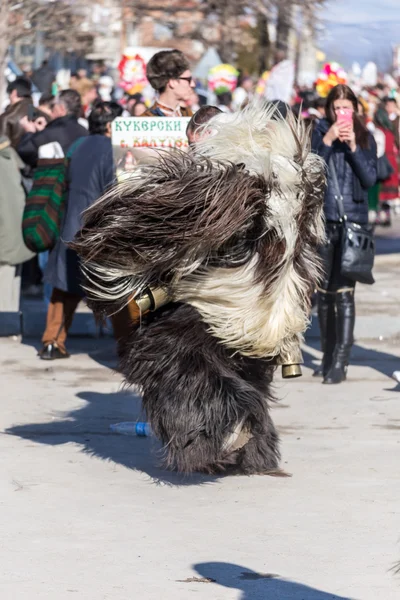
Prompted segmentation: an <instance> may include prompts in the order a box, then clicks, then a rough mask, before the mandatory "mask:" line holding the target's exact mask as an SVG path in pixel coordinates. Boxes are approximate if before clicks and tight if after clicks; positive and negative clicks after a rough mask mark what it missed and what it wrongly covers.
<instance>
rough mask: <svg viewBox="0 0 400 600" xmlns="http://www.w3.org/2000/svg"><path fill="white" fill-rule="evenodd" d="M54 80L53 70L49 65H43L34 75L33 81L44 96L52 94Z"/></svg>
mask: <svg viewBox="0 0 400 600" xmlns="http://www.w3.org/2000/svg"><path fill="white" fill-rule="evenodd" d="M54 79H55V75H54V73H53V70H52V69H51V68H50V67H49V66H48V65H42V66H41V67H39V69H37V70H36V71H34V72H33V74H32V81H33V83H34V84H35V85H36V87H37V88H38V90H39V92H42V94H51V88H52V85H53V81H54Z"/></svg>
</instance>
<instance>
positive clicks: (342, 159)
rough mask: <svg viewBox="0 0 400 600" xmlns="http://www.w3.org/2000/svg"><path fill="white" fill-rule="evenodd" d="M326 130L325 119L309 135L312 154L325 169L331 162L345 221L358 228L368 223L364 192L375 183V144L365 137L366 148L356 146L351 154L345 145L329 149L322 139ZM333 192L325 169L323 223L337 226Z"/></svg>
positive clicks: (336, 142)
mask: <svg viewBox="0 0 400 600" xmlns="http://www.w3.org/2000/svg"><path fill="white" fill-rule="evenodd" d="M329 128H330V123H329V122H328V121H327V120H326V119H321V120H320V121H319V122H318V124H317V125H316V127H315V130H314V131H313V134H312V150H313V152H315V153H316V154H318V155H319V156H321V157H322V158H323V159H324V160H325V162H326V163H327V165H329V161H331V160H332V161H333V164H334V165H335V168H336V173H337V178H338V182H339V187H340V191H341V194H342V196H343V205H344V210H345V213H346V215H347V218H348V220H349V221H352V222H354V223H359V224H360V225H362V224H365V223H368V189H369V188H370V187H372V186H373V185H374V184H375V183H376V174H377V149H376V142H375V140H374V138H373V136H372V135H371V134H369V144H368V148H366V149H363V148H360V147H359V146H357V149H356V151H355V152H352V151H351V150H350V148H349V146H348V144H346V143H344V142H340V141H339V140H335V141H334V142H333V144H332V146H326V145H325V144H324V142H323V138H324V136H325V134H326V132H327V131H328V129H329ZM335 195H336V189H335V186H334V183H333V180H332V176H331V172H330V169H329V167H327V187H326V190H325V200H324V211H325V218H326V220H327V221H334V222H338V221H339V220H340V215H339V210H338V207H337V202H336V199H335Z"/></svg>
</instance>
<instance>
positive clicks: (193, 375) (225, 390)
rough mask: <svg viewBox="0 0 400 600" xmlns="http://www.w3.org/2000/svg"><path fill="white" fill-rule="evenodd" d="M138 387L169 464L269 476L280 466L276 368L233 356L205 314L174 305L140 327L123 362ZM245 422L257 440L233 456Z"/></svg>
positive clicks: (185, 469) (190, 469) (189, 469)
mask: <svg viewBox="0 0 400 600" xmlns="http://www.w3.org/2000/svg"><path fill="white" fill-rule="evenodd" d="M122 368H123V373H124V375H125V377H126V379H127V381H128V383H130V384H138V385H139V386H140V388H141V390H142V393H143V407H144V410H145V412H146V415H147V418H148V420H149V421H150V423H151V426H152V428H153V430H154V433H155V434H156V436H157V437H158V438H159V439H161V441H162V442H163V443H164V444H165V462H166V466H167V467H169V468H171V469H177V470H178V471H180V472H184V473H189V472H193V471H204V472H207V473H221V472H239V473H247V474H250V473H268V472H274V471H276V469H277V467H278V459H279V450H278V435H277V433H276V430H275V427H274V425H273V423H272V420H271V418H270V416H269V412H268V401H270V400H271V399H272V397H271V388H270V385H271V380H272V375H273V370H274V367H272V366H271V364H270V363H269V362H268V361H266V360H263V359H253V358H248V357H244V356H241V355H240V354H232V352H231V351H230V350H228V349H227V348H225V346H223V345H222V344H220V343H219V342H218V340H217V339H216V338H214V337H213V336H211V335H210V334H209V333H208V332H207V326H206V325H205V324H204V323H203V322H202V320H201V318H200V316H199V314H198V313H197V311H196V310H195V309H194V308H192V307H191V306H188V305H184V304H182V305H179V304H175V305H170V306H169V307H168V308H165V309H161V310H160V311H158V312H157V313H156V314H155V315H154V317H153V319H152V321H151V322H150V323H148V324H145V325H144V326H143V327H142V328H141V329H139V330H138V331H137V332H136V334H135V336H134V338H133V339H132V343H131V346H130V348H129V349H127V350H126V354H125V356H124V357H123V360H122ZM240 422H243V426H244V428H245V429H248V430H249V431H250V432H251V434H252V436H253V437H252V439H251V440H250V441H249V442H248V443H247V444H246V445H245V446H244V447H243V448H241V449H239V450H237V451H235V452H233V453H230V454H229V453H227V452H225V451H224V450H223V445H224V440H225V439H226V438H227V437H228V436H229V434H230V433H232V432H233V430H234V429H235V427H236V425H237V424H238V423H240Z"/></svg>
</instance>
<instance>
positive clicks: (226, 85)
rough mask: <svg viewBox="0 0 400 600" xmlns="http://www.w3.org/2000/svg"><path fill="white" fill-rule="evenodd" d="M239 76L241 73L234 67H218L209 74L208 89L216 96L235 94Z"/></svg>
mask: <svg viewBox="0 0 400 600" xmlns="http://www.w3.org/2000/svg"><path fill="white" fill-rule="evenodd" d="M238 76H239V71H237V70H236V69H235V67H233V66H232V65H227V64H222V65H217V66H216V67H213V68H212V69H210V71H209V73H208V87H209V88H210V90H211V91H212V92H214V94H223V93H224V92H233V91H234V90H235V89H236V86H237V80H238Z"/></svg>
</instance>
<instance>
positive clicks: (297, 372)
mask: <svg viewBox="0 0 400 600" xmlns="http://www.w3.org/2000/svg"><path fill="white" fill-rule="evenodd" d="M302 363H303V356H302V354H301V350H300V346H299V345H298V344H297V343H296V344H293V347H292V348H291V351H290V352H286V353H281V354H279V356H278V357H277V361H276V364H277V365H281V366H282V377H283V379H294V378H295V377H301V376H302V374H303V373H302V371H301V366H300V365H301V364H302Z"/></svg>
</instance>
